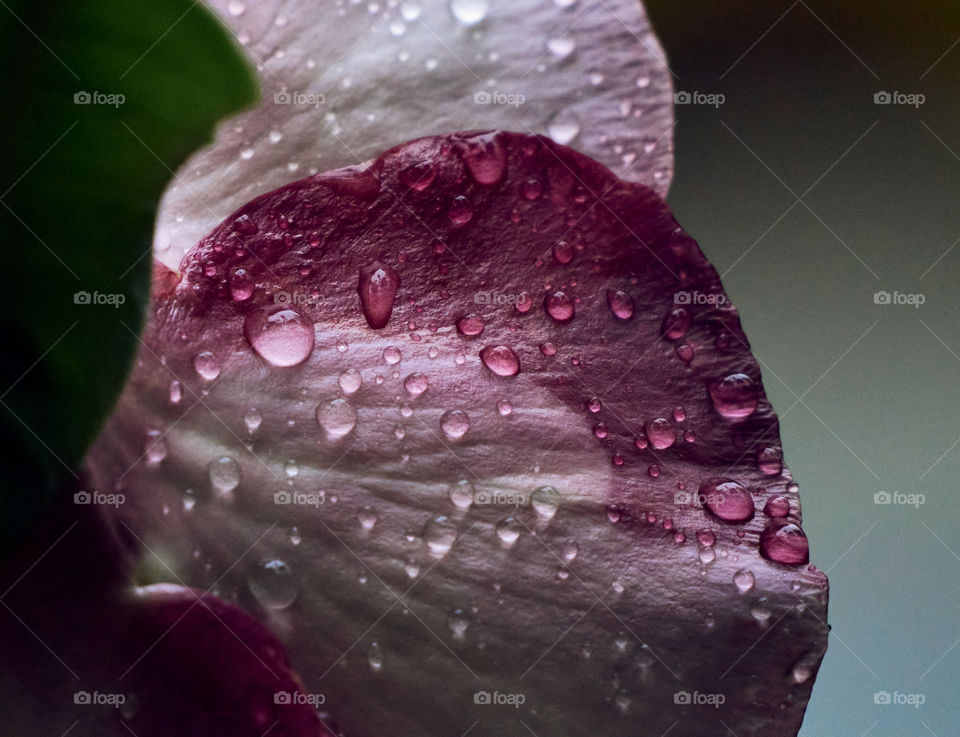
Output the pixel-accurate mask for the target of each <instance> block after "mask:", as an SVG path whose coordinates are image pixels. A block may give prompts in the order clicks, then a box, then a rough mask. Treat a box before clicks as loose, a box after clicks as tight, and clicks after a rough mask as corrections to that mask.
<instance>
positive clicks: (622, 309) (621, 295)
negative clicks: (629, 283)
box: [607, 289, 635, 320]
mask: <svg viewBox="0 0 960 737" xmlns="http://www.w3.org/2000/svg"><path fill="white" fill-rule="evenodd" d="M607 305H608V306H609V307H610V311H611V312H612V313H613V314H614V315H615V316H616V317H618V318H620V319H621V320H629V319H630V318H631V317H633V313H634V309H635V308H634V303H633V297H631V296H630V295H629V294H627V293H626V292H621V291H617V290H613V289H608V290H607Z"/></svg>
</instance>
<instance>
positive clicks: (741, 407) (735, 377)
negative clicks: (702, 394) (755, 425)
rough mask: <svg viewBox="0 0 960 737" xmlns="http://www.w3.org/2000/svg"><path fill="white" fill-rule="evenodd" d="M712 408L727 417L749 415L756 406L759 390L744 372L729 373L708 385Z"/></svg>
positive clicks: (737, 417)
mask: <svg viewBox="0 0 960 737" xmlns="http://www.w3.org/2000/svg"><path fill="white" fill-rule="evenodd" d="M709 391H710V401H711V402H713V408H714V409H715V410H717V412H718V413H719V414H720V415H721V416H723V417H726V418H728V419H732V420H739V419H742V418H744V417H749V416H750V415H752V414H753V412H754V410H756V408H757V401H758V395H759V391H758V389H757V386H756V384H754V382H753V379H751V378H750V377H749V376H747V375H746V374H730V375H729V376H726V377H724V378H723V379H720V380H719V381H716V380H715V381H711V382H710V385H709Z"/></svg>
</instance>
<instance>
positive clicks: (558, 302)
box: [543, 291, 573, 323]
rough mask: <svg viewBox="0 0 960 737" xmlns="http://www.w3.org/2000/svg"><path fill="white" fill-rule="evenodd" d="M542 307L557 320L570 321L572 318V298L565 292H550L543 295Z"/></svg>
mask: <svg viewBox="0 0 960 737" xmlns="http://www.w3.org/2000/svg"><path fill="white" fill-rule="evenodd" d="M543 307H544V309H545V310H546V311H547V314H548V315H549V316H550V317H552V318H553V319H554V320H556V321H557V322H561V323H563V322H570V321H571V320H572V319H573V300H572V299H570V297H568V296H567V294H566V293H565V292H560V291H557V292H551V293H549V294H547V296H546V297H544V300H543Z"/></svg>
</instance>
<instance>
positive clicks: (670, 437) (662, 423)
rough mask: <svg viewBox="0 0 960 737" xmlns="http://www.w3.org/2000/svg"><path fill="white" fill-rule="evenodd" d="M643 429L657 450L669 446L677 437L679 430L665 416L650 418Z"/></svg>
mask: <svg viewBox="0 0 960 737" xmlns="http://www.w3.org/2000/svg"><path fill="white" fill-rule="evenodd" d="M643 430H644V433H645V434H646V436H647V439H648V440H649V441H650V445H652V446H653V447H654V448H656V449H657V450H665V449H666V448H669V447H670V446H671V445H673V442H674V441H675V440H676V439H677V431H676V430H675V429H674V427H673V425H671V424H670V420H668V419H666V418H665V417H658V418H657V419H655V420H650V421H649V422H647V423H645V424H644V426H643Z"/></svg>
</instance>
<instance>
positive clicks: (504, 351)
mask: <svg viewBox="0 0 960 737" xmlns="http://www.w3.org/2000/svg"><path fill="white" fill-rule="evenodd" d="M480 360H481V361H483V365H484V366H486V367H487V368H488V369H490V370H491V371H492V372H493V373H495V374H496V375H497V376H516V375H517V374H518V373H520V359H519V358H518V357H517V354H516V353H514V352H513V349H512V348H509V347H508V346H505V345H488V346H486V347H485V348H484V349H483V350H482V351H480Z"/></svg>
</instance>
